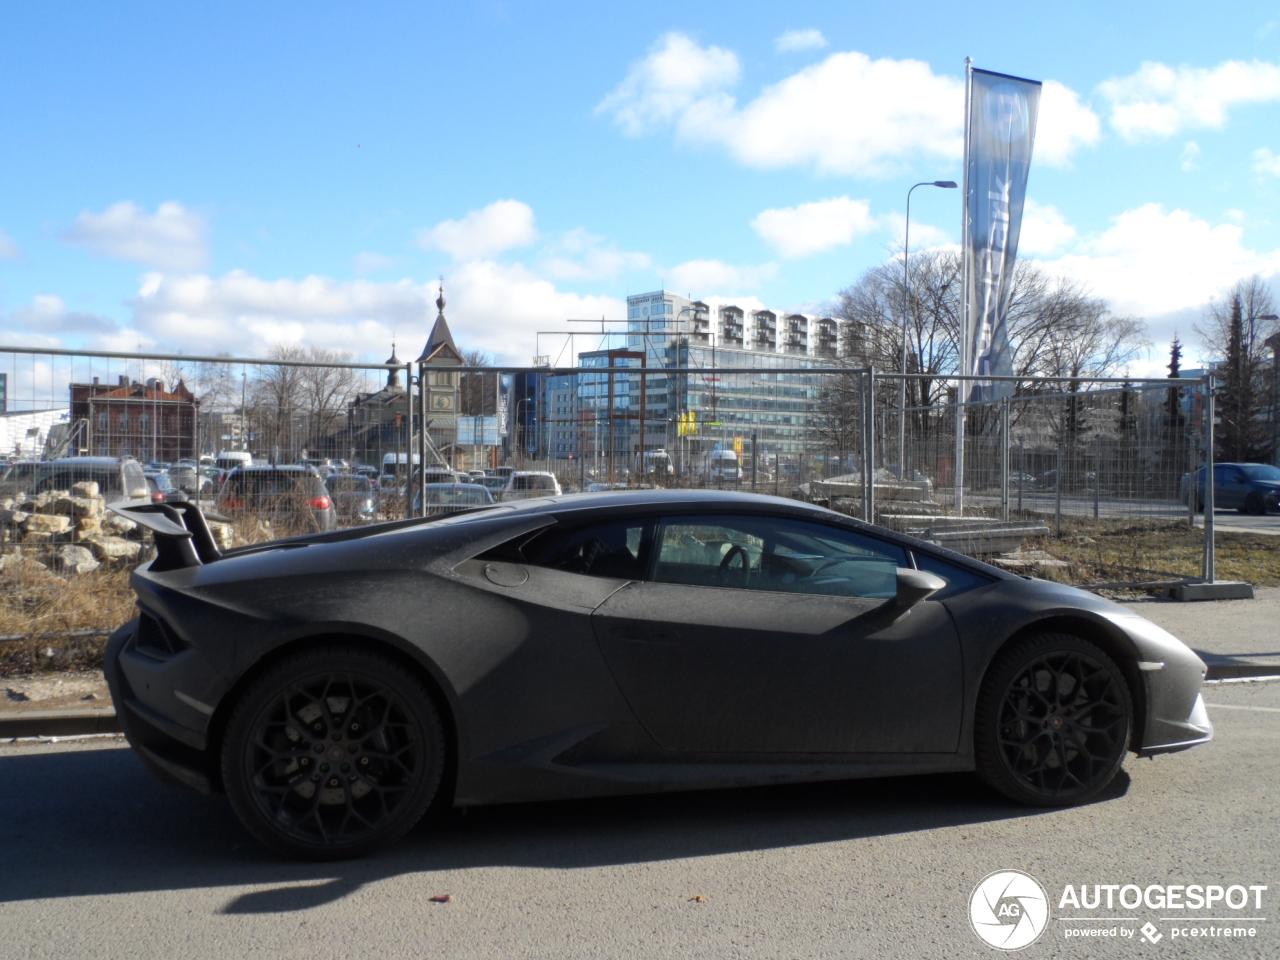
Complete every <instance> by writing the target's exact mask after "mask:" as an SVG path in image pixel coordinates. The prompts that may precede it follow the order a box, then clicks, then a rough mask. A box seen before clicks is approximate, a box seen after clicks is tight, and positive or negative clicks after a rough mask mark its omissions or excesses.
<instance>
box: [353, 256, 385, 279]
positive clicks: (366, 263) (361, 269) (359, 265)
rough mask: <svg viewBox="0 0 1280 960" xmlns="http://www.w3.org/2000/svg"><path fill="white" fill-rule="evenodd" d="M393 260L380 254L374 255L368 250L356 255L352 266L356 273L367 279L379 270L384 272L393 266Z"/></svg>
mask: <svg viewBox="0 0 1280 960" xmlns="http://www.w3.org/2000/svg"><path fill="white" fill-rule="evenodd" d="M394 265H395V260H394V259H392V258H391V257H388V256H386V255H385V254H382V253H374V252H372V251H370V250H364V251H362V252H360V253H358V254H356V257H355V260H354V261H353V266H354V267H355V268H356V273H358V274H359V275H360V276H362V277H367V276H368V275H369V274H371V273H377V272H378V271H380V270H386V269H387V268H388V267H391V266H394Z"/></svg>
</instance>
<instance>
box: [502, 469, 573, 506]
mask: <svg viewBox="0 0 1280 960" xmlns="http://www.w3.org/2000/svg"><path fill="white" fill-rule="evenodd" d="M561 493H562V491H561V490H560V481H559V480H557V479H556V475H555V474H554V473H547V472H546V471H544V470H517V471H516V472H515V473H513V474H511V477H510V479H508V480H507V485H506V486H505V487H503V488H502V498H501V499H503V500H528V499H529V498H530V497H558V496H560V495H561Z"/></svg>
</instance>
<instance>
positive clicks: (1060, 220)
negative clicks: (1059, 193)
mask: <svg viewBox="0 0 1280 960" xmlns="http://www.w3.org/2000/svg"><path fill="white" fill-rule="evenodd" d="M1075 237H1076V228H1075V227H1073V226H1071V224H1069V223H1067V218H1066V217H1064V216H1063V215H1062V212H1061V211H1060V210H1059V209H1058V208H1057V207H1055V206H1053V205H1052V204H1047V203H1045V204H1041V203H1037V202H1036V201H1034V200H1032V199H1031V198H1030V197H1028V198H1027V202H1026V206H1025V207H1023V210H1022V230H1021V233H1020V234H1019V236H1018V253H1019V255H1022V256H1047V255H1049V254H1051V253H1056V252H1057V251H1058V250H1061V249H1062V248H1063V247H1065V246H1066V245H1067V244H1069V243H1070V242H1071V241H1072V240H1074V239H1075Z"/></svg>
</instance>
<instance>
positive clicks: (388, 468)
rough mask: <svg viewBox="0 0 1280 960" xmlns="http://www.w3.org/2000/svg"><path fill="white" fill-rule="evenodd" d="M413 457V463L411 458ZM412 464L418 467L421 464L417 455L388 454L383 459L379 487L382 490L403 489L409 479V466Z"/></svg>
mask: <svg viewBox="0 0 1280 960" xmlns="http://www.w3.org/2000/svg"><path fill="white" fill-rule="evenodd" d="M411 456H412V461H411V460H410V457H411ZM410 462H412V463H413V465H414V466H415V467H416V466H417V465H418V464H419V463H421V458H420V457H419V456H418V455H417V454H416V453H415V454H412V455H411V454H408V453H388V454H387V455H386V456H384V457H383V458H382V474H381V476H379V477H378V486H379V487H380V488H390V487H397V486H399V487H403V486H404V484H405V481H406V480H408V478H409V470H408V464H409V463H410Z"/></svg>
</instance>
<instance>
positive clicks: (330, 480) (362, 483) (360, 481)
mask: <svg viewBox="0 0 1280 960" xmlns="http://www.w3.org/2000/svg"><path fill="white" fill-rule="evenodd" d="M324 485H325V486H326V487H328V488H329V492H330V493H368V492H369V491H370V490H372V489H373V488H372V487H371V486H370V485H369V481H368V480H367V479H366V478H365V477H340V476H332V477H327V478H325V481H324Z"/></svg>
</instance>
